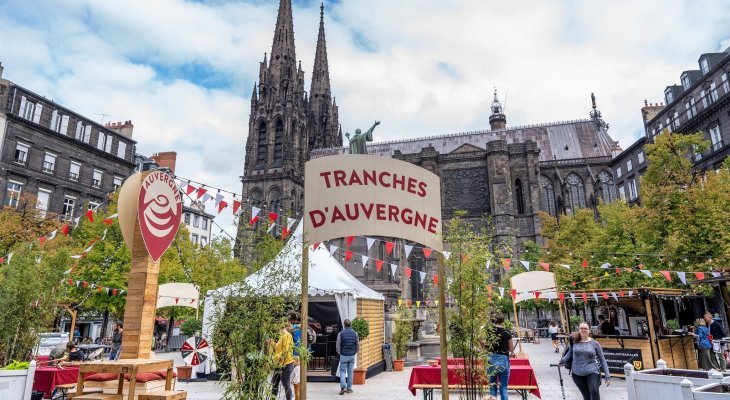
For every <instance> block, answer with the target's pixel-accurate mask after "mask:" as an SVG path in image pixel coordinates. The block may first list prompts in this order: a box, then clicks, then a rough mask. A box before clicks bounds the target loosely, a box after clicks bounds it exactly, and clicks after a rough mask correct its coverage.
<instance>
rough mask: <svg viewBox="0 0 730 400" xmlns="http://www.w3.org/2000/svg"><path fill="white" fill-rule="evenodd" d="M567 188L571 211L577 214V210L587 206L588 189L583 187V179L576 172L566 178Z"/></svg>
mask: <svg viewBox="0 0 730 400" xmlns="http://www.w3.org/2000/svg"><path fill="white" fill-rule="evenodd" d="M565 189H566V191H567V192H568V200H569V204H566V205H567V206H569V207H570V210H571V213H573V215H575V212H576V211H577V210H578V209H579V208H585V206H586V191H585V188H584V187H583V180H582V179H580V177H579V176H578V175H576V174H575V173H571V174H570V175H568V178H567V179H566V180H565Z"/></svg>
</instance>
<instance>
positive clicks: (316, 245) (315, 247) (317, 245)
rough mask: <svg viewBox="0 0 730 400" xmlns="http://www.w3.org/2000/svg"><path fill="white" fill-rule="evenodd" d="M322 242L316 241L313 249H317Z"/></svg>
mask: <svg viewBox="0 0 730 400" xmlns="http://www.w3.org/2000/svg"><path fill="white" fill-rule="evenodd" d="M321 243H322V242H317V243H315V244H314V246H313V250H317V248H318V247H319V245H320V244H321Z"/></svg>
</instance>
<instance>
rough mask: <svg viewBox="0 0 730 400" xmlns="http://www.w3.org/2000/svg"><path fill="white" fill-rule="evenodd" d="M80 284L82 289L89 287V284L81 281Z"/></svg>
mask: <svg viewBox="0 0 730 400" xmlns="http://www.w3.org/2000/svg"><path fill="white" fill-rule="evenodd" d="M81 283H82V284H83V285H84V288H87V287H89V282H86V281H83V282H81Z"/></svg>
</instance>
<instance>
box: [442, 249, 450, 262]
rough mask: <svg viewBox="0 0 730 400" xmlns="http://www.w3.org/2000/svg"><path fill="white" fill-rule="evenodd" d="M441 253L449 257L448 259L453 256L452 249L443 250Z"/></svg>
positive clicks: (446, 257)
mask: <svg viewBox="0 0 730 400" xmlns="http://www.w3.org/2000/svg"><path fill="white" fill-rule="evenodd" d="M441 254H443V255H444V258H445V259H447V260H448V259H449V258H451V252H450V251H443V252H441Z"/></svg>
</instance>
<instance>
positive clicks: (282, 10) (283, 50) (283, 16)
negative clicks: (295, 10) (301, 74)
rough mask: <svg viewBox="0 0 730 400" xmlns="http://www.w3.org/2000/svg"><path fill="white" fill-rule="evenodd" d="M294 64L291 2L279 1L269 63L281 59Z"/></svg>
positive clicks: (288, 0)
mask: <svg viewBox="0 0 730 400" xmlns="http://www.w3.org/2000/svg"><path fill="white" fill-rule="evenodd" d="M282 58H283V59H285V60H287V61H291V62H294V60H296V56H295V51H294V19H293V18H292V10H291V0H281V2H280V3H279V15H277V17H276V30H275V31H274V43H273V45H272V46H271V63H272V64H273V63H274V62H275V61H281V59H282Z"/></svg>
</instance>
